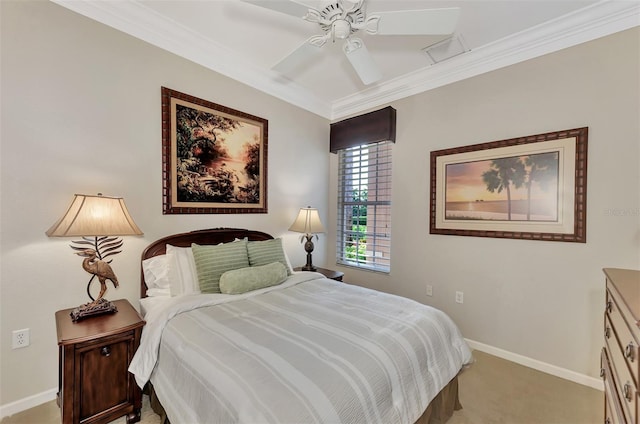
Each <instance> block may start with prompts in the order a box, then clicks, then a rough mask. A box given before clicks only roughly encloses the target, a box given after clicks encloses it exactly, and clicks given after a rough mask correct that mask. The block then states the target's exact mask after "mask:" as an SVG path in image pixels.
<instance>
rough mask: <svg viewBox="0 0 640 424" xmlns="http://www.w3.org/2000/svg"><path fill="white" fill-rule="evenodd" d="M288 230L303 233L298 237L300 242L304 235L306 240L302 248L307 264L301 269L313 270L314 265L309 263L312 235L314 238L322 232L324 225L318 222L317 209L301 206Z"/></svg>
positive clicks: (311, 250) (314, 268)
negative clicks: (305, 254)
mask: <svg viewBox="0 0 640 424" xmlns="http://www.w3.org/2000/svg"><path fill="white" fill-rule="evenodd" d="M289 231H295V232H296V233H304V236H301V237H300V242H301V243H302V241H303V240H304V237H306V239H307V242H306V243H305V244H304V250H305V251H306V252H307V264H306V265H305V266H303V267H302V270H303V271H315V270H316V267H314V266H313V264H312V263H311V252H313V247H314V246H313V241H312V240H311V239H312V238H313V235H314V234H316V239H317V238H318V236H317V233H324V227H323V226H322V222H320V215H318V210H317V209H315V208H312V207H311V206H307V207H306V208H301V209H300V213H299V214H298V217H297V218H296V220H295V221H293V224H291V227H289Z"/></svg>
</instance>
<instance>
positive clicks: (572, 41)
mask: <svg viewBox="0 0 640 424" xmlns="http://www.w3.org/2000/svg"><path fill="white" fill-rule="evenodd" d="M636 26H640V2H636V1H619V0H615V1H612V0H603V1H601V2H598V3H595V4H593V5H591V6H589V7H586V8H583V9H580V10H578V11H576V12H573V13H570V14H567V15H564V16H561V17H559V18H557V19H554V20H552V21H549V22H546V23H543V24H540V25H537V26H535V27H532V28H530V29H527V30H525V31H522V32H519V33H517V34H514V35H511V36H509V37H505V38H503V39H501V40H498V41H496V42H494V43H491V44H488V45H485V46H482V47H480V48H477V49H474V50H471V51H469V52H467V53H464V54H461V55H458V56H455V57H453V58H451V59H449V60H446V61H443V62H440V63H437V64H435V65H432V66H429V67H426V68H423V69H420V70H417V71H415V72H412V73H410V74H406V75H403V76H401V77H399V78H396V79H393V80H390V81H388V82H385V83H381V84H379V85H377V86H375V87H371V88H368V89H366V90H363V91H360V92H358V93H356V94H353V95H350V96H346V97H344V98H342V99H339V100H336V101H335V102H333V103H332V108H331V109H332V116H331V119H332V120H335V119H340V118H344V117H347V116H349V115H353V114H356V113H360V112H362V111H365V110H368V109H371V108H374V107H377V106H380V105H384V104H389V103H390V102H393V101H395V100H399V99H402V98H405V97H409V96H412V95H415V94H419V93H422V92H425V91H428V90H432V89H434V88H438V87H441V86H444V85H447V84H451V83H454V82H457V81H461V80H463V79H467V78H471V77H474V76H476V75H480V74H483V73H486V72H490V71H493V70H496V69H500V68H503V67H505V66H509V65H513V64H516V63H519V62H523V61H525V60H529V59H533V58H536V57H539V56H542V55H545V54H548V53H552V52H555V51H558V50H561V49H565V48H568V47H572V46H575V45H578V44H581V43H585V42H587V41H591V40H594V39H597V38H601V37H605V36H607V35H610V34H614V33H616V32H620V31H624V30H626V29H629V28H633V27H636Z"/></svg>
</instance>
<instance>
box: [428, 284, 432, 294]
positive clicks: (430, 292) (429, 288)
mask: <svg viewBox="0 0 640 424" xmlns="http://www.w3.org/2000/svg"><path fill="white" fill-rule="evenodd" d="M427 296H433V286H432V285H431V284H427Z"/></svg>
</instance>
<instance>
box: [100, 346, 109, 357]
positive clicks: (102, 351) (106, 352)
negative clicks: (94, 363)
mask: <svg viewBox="0 0 640 424" xmlns="http://www.w3.org/2000/svg"><path fill="white" fill-rule="evenodd" d="M100 354H101V355H102V356H110V355H111V348H110V347H109V346H104V347H103V348H102V349H100Z"/></svg>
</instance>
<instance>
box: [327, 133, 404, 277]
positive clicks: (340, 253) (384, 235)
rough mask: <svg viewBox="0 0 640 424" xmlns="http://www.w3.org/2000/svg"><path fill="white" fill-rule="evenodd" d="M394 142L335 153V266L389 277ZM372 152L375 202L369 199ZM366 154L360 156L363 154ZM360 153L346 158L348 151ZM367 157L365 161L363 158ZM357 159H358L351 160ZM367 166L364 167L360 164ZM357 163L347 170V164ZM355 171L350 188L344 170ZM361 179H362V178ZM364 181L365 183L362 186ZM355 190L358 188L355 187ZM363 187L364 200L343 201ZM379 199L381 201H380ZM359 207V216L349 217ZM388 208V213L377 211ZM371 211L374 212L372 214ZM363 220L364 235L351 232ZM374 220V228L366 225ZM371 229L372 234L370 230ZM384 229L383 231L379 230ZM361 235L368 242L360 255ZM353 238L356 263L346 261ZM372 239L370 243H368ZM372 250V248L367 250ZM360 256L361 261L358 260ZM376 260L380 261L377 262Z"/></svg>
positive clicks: (368, 145)
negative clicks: (355, 222)
mask: <svg viewBox="0 0 640 424" xmlns="http://www.w3.org/2000/svg"><path fill="white" fill-rule="evenodd" d="M393 144H394V143H393V142H392V141H381V142H377V143H363V144H359V145H355V146H352V147H347V148H344V149H339V150H338V152H337V153H338V187H337V188H338V190H337V192H338V193H337V194H338V195H337V197H338V199H337V200H338V201H337V209H338V210H337V213H338V214H337V225H336V263H337V264H338V265H341V266H347V267H353V268H356V269H363V270H368V271H373V272H380V273H385V274H389V273H390V272H391V239H392V235H391V234H392V230H391V214H392V187H391V185H392V165H393ZM371 149H375V150H374V152H373V154H374V155H375V157H376V160H375V165H374V166H375V170H374V171H373V173H374V176H373V178H374V179H375V182H376V183H375V189H374V193H373V194H374V195H373V197H374V199H373V200H369V194H370V192H369V189H370V186H371V185H372V184H371V177H370V174H371V173H372V172H371V171H370V170H369V169H370V168H371V164H370V162H371V161H370V160H369V157H370V155H371V152H370V151H371ZM365 150H366V151H367V153H362V152H363V151H365ZM355 151H360V152H361V153H356V154H354V155H352V156H351V158H349V157H348V156H347V155H348V154H349V153H350V152H355ZM365 156H366V160H363V157H365ZM354 157H357V158H358V159H357V160H352V159H353V158H354ZM365 162H366V164H365V165H364V166H363V163H365ZM353 164H356V165H355V166H351V167H349V165H353ZM348 168H350V169H351V170H357V172H351V173H349V175H351V176H352V181H357V183H356V185H355V186H354V185H353V183H352V184H351V186H350V187H349V178H347V177H348V171H347V169H348ZM363 177H364V178H363ZM362 181H364V184H362ZM354 187H357V188H354ZM363 187H365V188H366V190H367V200H356V199H353V200H346V197H347V196H349V195H351V196H353V193H354V192H356V191H358V190H363ZM381 197H382V199H381ZM356 207H358V215H356V216H355V217H354V215H352V214H351V215H350V214H349V213H348V212H347V211H349V210H350V211H353V210H354V209H355V208H356ZM362 208H365V210H366V215H361V214H360V211H361V210H362ZM384 208H387V211H386V212H385V211H384V210H381V211H379V212H378V210H379V209H384ZM372 210H373V213H371V211H372ZM362 216H365V217H366V223H367V224H366V229H365V232H364V233H362V231H359V228H358V229H356V230H353V225H354V224H353V221H354V219H357V221H358V224H356V225H358V226H360V225H361V224H360V222H361V219H360V218H361V217H362ZM370 218H371V219H372V220H373V225H369V224H370V221H369V219H370ZM370 228H371V231H369V229H370ZM382 230H384V231H382ZM360 234H364V235H365V237H366V239H367V242H366V244H365V246H367V247H366V250H365V251H364V254H363V255H361V254H360V251H359V246H360V239H359V237H358V236H359V235H360ZM353 237H355V260H354V259H353V258H347V256H348V255H349V253H348V252H347V246H348V245H349V244H350V243H351V244H352V245H354V244H353V240H351V241H349V239H350V238H351V239H352V238H353ZM371 239H373V240H372V241H369V240H371ZM369 247H371V249H369ZM351 254H353V253H351ZM361 256H362V257H363V259H362V260H360V257H361ZM377 258H381V259H380V260H378V259H377Z"/></svg>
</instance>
